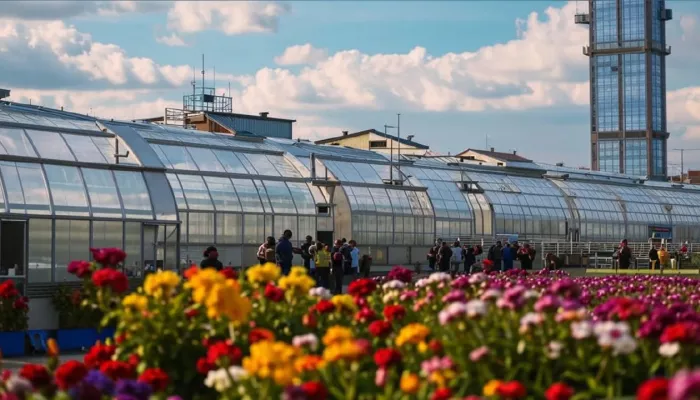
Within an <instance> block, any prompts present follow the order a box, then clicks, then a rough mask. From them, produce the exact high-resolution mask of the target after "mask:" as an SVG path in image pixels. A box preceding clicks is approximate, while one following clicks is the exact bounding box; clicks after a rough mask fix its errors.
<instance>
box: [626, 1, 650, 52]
mask: <svg viewBox="0 0 700 400" xmlns="http://www.w3.org/2000/svg"><path fill="white" fill-rule="evenodd" d="M645 24H646V21H645V19H644V0H622V40H623V41H625V42H632V43H630V45H631V46H637V45H639V43H638V42H640V41H643V40H644V25H645Z"/></svg>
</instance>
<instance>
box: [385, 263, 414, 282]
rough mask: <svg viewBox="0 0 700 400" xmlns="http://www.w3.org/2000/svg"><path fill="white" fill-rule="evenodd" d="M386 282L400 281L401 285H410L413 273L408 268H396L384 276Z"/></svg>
mask: <svg viewBox="0 0 700 400" xmlns="http://www.w3.org/2000/svg"><path fill="white" fill-rule="evenodd" d="M386 280H387V281H394V280H396V281H401V282H403V283H411V282H412V281H413V271H411V270H410V269H408V268H404V267H399V266H396V267H394V268H392V269H391V271H389V274H387V276H386Z"/></svg>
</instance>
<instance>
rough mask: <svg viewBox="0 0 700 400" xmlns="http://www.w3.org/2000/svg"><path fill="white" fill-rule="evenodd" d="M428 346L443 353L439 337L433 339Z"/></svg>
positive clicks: (436, 351) (437, 352)
mask: <svg viewBox="0 0 700 400" xmlns="http://www.w3.org/2000/svg"><path fill="white" fill-rule="evenodd" d="M428 348H429V349H430V350H431V351H432V352H433V353H435V354H442V343H441V342H440V341H439V340H437V339H433V340H431V341H430V343H428Z"/></svg>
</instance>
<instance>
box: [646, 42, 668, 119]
mask: <svg viewBox="0 0 700 400" xmlns="http://www.w3.org/2000/svg"><path fill="white" fill-rule="evenodd" d="M649 57H651V82H650V83H651V129H653V130H655V131H662V130H663V129H664V126H665V123H666V121H664V118H665V116H666V112H665V110H666V106H665V102H666V96H665V91H664V77H663V74H662V71H661V62H662V60H661V56H660V55H658V54H650V55H649Z"/></svg>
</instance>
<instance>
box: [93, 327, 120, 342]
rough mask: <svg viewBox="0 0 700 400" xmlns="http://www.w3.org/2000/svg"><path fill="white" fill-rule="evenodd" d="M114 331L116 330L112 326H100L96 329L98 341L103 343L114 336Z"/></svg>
mask: <svg viewBox="0 0 700 400" xmlns="http://www.w3.org/2000/svg"><path fill="white" fill-rule="evenodd" d="M115 331H116V330H115V329H114V328H102V329H100V330H99V331H97V338H98V339H99V341H100V342H102V343H104V342H105V341H106V340H107V339H113V338H114V332H115Z"/></svg>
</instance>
